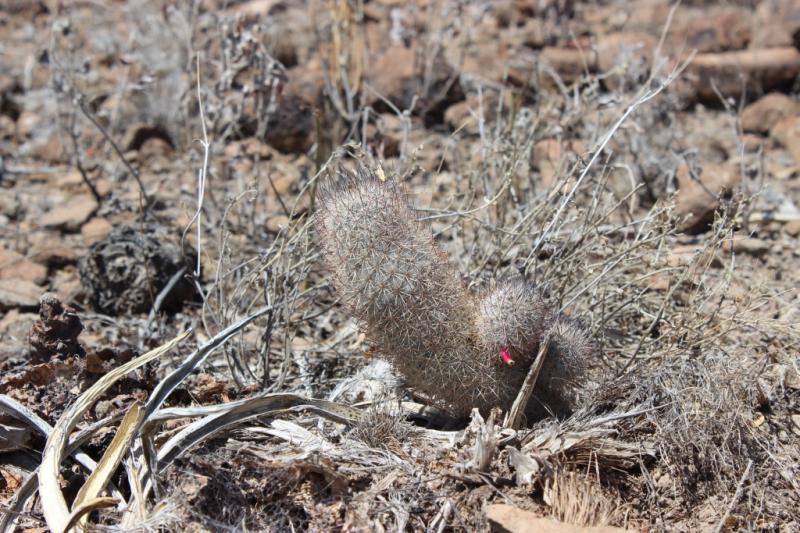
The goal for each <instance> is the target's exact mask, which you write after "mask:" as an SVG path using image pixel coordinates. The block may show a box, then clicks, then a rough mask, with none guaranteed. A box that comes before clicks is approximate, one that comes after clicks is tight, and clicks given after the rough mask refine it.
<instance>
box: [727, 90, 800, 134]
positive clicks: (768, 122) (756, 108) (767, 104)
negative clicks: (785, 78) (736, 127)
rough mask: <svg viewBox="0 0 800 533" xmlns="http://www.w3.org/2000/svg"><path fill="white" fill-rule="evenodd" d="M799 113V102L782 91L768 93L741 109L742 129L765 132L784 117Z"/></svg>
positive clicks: (751, 131)
mask: <svg viewBox="0 0 800 533" xmlns="http://www.w3.org/2000/svg"><path fill="white" fill-rule="evenodd" d="M794 115H800V102H797V101H796V100H794V99H793V98H790V97H789V96H786V95H785V94H783V93H769V94H767V95H765V96H762V97H761V98H759V99H758V100H756V101H755V102H753V103H752V104H750V105H748V106H747V107H745V108H744V109H743V110H742V116H741V118H742V130H743V131H745V132H748V133H767V132H768V131H769V130H771V129H772V127H773V126H774V125H775V124H777V123H778V122H780V121H781V120H783V119H784V118H786V117H790V116H794Z"/></svg>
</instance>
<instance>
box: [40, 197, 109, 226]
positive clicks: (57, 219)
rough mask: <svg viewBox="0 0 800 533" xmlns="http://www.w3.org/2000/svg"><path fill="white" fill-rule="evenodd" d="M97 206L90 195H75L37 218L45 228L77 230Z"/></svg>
mask: <svg viewBox="0 0 800 533" xmlns="http://www.w3.org/2000/svg"><path fill="white" fill-rule="evenodd" d="M97 207H98V206H97V201H95V199H94V198H93V197H92V196H89V195H84V196H75V197H73V198H71V199H69V200H67V201H66V202H64V203H63V204H61V205H57V206H55V207H53V208H52V209H51V210H50V211H48V212H47V213H45V214H44V216H42V218H40V219H39V224H40V225H41V226H43V227H46V228H61V229H64V230H67V231H77V230H78V228H80V227H81V224H83V223H84V222H86V221H87V220H88V219H89V217H91V216H92V215H93V214H94V212H95V211H97Z"/></svg>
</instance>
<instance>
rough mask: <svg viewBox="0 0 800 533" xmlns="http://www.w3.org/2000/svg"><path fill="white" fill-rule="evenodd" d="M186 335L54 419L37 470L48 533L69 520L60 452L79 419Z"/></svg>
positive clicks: (106, 380)
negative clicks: (128, 376) (115, 386)
mask: <svg viewBox="0 0 800 533" xmlns="http://www.w3.org/2000/svg"><path fill="white" fill-rule="evenodd" d="M188 335H189V332H188V331H187V332H184V333H181V334H180V335H178V336H177V337H175V338H174V339H172V340H171V341H169V342H167V343H165V344H163V345H161V346H159V347H158V348H156V349H154V350H151V351H149V352H147V353H146V354H144V355H142V356H140V357H137V358H136V359H133V360H132V361H129V362H127V363H125V364H124V365H121V366H119V367H117V368H115V369H114V370H111V371H110V372H109V373H108V374H106V375H105V376H103V377H102V378H101V379H100V380H98V381H97V383H95V384H94V385H92V386H91V387H89V389H88V390H87V391H86V392H84V393H83V394H82V395H81V396H79V397H78V399H77V400H75V403H73V404H72V405H71V406H70V407H69V408H67V410H66V411H65V412H64V414H62V415H61V418H59V419H58V422H56V425H55V427H53V431H52V433H51V434H50V437H49V438H48V439H47V444H46V445H45V449H44V456H43V457H42V463H41V465H40V467H39V496H40V497H41V499H42V509H43V511H44V517H45V520H46V521H47V526H48V527H49V528H50V529H51V530H52V531H54V532H56V533H61V532H63V531H65V530H66V527H67V525H68V523H69V519H70V513H69V509H68V507H67V502H66V500H65V499H64V495H63V494H62V493H61V487H60V485H59V482H58V476H59V469H60V467H61V460H62V459H63V457H64V448H65V446H66V444H67V438H68V437H69V433H70V432H71V431H72V430H73V429H74V428H75V425H76V424H77V423H78V421H79V420H80V418H81V416H83V414H84V413H85V412H86V411H87V410H88V409H89V408H90V407H91V406H92V404H93V403H94V402H95V401H96V400H97V399H98V398H99V397H100V396H101V395H102V394H103V393H104V392H105V391H106V390H107V389H108V388H109V387H111V385H113V384H114V383H115V382H116V381H118V380H119V379H120V378H122V377H123V376H125V375H126V374H128V373H130V372H132V371H133V370H135V369H137V368H139V367H140V366H142V365H144V364H146V363H149V362H150V361H153V360H154V359H157V358H158V357H161V356H162V355H164V354H165V353H167V352H168V351H170V350H171V349H172V348H174V347H175V346H176V345H177V344H178V343H180V342H181V341H183V340H184V339H185V338H186V337H187V336H188Z"/></svg>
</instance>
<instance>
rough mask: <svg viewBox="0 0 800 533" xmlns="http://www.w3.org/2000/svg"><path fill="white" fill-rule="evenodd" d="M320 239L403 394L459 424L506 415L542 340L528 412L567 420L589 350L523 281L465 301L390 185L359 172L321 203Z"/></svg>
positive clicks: (573, 326) (339, 179)
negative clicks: (409, 392) (418, 395)
mask: <svg viewBox="0 0 800 533" xmlns="http://www.w3.org/2000/svg"><path fill="white" fill-rule="evenodd" d="M317 199H318V205H319V212H318V213H317V218H316V227H317V233H318V237H319V241H320V246H321V248H322V255H323V258H324V261H325V263H326V265H327V267H328V269H329V271H330V274H331V278H332V282H333V285H334V287H335V288H336V290H337V292H338V293H339V295H340V297H341V300H342V301H343V303H344V305H345V306H346V307H347V309H348V310H349V311H350V313H351V314H352V315H353V316H354V317H355V318H357V319H358V320H360V321H361V322H362V323H363V325H364V327H365V330H366V334H367V337H368V339H369V340H370V342H371V343H372V344H374V345H375V347H376V348H377V350H378V352H379V353H380V354H381V355H382V356H384V357H385V358H386V359H387V360H389V361H390V362H391V363H392V365H393V366H394V367H395V368H396V370H397V371H398V372H399V373H400V374H401V375H402V376H403V377H404V379H405V381H406V383H407V384H408V385H410V386H412V387H414V388H415V389H416V390H418V391H420V392H422V393H424V394H426V395H428V396H429V397H431V398H433V399H435V400H436V401H437V402H438V403H439V404H440V405H441V406H442V407H444V408H447V409H448V410H449V411H450V412H452V413H453V414H454V415H456V416H465V415H467V414H469V412H470V411H471V409H472V408H473V407H477V408H478V409H479V410H481V411H482V412H484V413H486V412H488V411H489V410H490V409H491V408H492V407H501V408H503V409H507V408H508V407H509V406H510V405H511V403H512V402H513V401H514V398H515V397H516V395H517V392H518V391H519V387H520V385H521V384H522V382H523V380H524V379H525V375H526V373H527V371H528V368H529V366H530V364H531V363H532V362H533V360H534V358H535V357H536V354H537V352H538V347H539V344H540V342H541V340H542V339H543V338H544V336H545V335H550V336H551V343H550V350H549V353H548V354H547V356H546V359H545V362H544V366H543V367H542V371H541V373H540V378H539V380H538V382H537V385H536V387H535V389H534V393H533V397H532V399H531V402H530V407H531V412H532V413H536V414H537V415H540V414H541V413H543V412H545V411H542V407H544V409H546V410H547V411H550V412H554V413H556V414H566V413H568V412H569V411H570V410H571V409H572V408H573V407H574V404H575V400H576V391H577V390H578V387H579V385H580V382H581V379H580V378H581V377H582V376H583V375H584V374H585V372H584V370H585V366H586V363H587V361H588V358H589V356H590V354H591V351H592V344H591V342H590V340H589V339H588V337H587V335H586V334H585V333H584V331H583V329H582V328H581V327H580V326H579V325H578V324H577V322H575V321H573V320H571V319H568V318H567V317H565V316H562V315H559V314H557V313H554V312H552V311H551V310H550V309H549V308H548V306H547V305H546V304H545V302H544V300H543V299H542V297H541V295H540V294H539V293H538V291H536V289H535V288H534V287H533V286H531V285H530V284H528V283H526V282H525V281H523V280H519V279H516V280H501V281H498V282H497V284H496V286H495V287H494V289H493V290H490V291H487V292H485V293H484V294H474V293H471V292H470V291H468V290H467V289H466V288H465V287H464V285H463V284H462V283H461V281H460V280H459V276H458V275H457V273H456V271H455V269H454V268H453V266H452V265H451V263H450V262H449V261H448V258H447V256H446V254H445V253H444V252H443V251H442V250H441V249H440V248H439V247H438V246H437V245H436V243H435V241H434V238H433V235H432V233H431V230H430V229H429V228H428V227H427V226H426V225H425V224H423V223H422V222H421V221H420V220H419V219H418V217H417V214H416V212H415V210H414V209H413V208H412V206H411V205H410V203H409V202H408V200H407V198H406V196H405V195H404V193H403V192H402V191H401V189H400V188H399V186H398V185H397V183H395V182H394V181H388V180H387V181H381V180H379V179H378V178H377V177H376V176H375V175H374V173H373V172H371V171H370V170H368V169H367V168H365V167H363V166H360V167H359V168H358V169H357V170H356V172H349V171H345V170H339V171H338V172H336V173H335V175H333V176H328V179H326V180H325V181H323V182H322V183H321V185H320V186H319V188H318V193H317Z"/></svg>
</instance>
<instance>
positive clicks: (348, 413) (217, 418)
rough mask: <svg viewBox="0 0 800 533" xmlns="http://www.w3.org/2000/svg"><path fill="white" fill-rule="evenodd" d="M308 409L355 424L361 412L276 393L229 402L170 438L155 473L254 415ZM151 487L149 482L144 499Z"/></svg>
mask: <svg viewBox="0 0 800 533" xmlns="http://www.w3.org/2000/svg"><path fill="white" fill-rule="evenodd" d="M289 409H291V410H307V411H311V412H313V413H315V414H318V415H320V416H323V417H325V418H328V419H329V420H333V421H335V422H339V423H343V424H352V423H355V422H357V421H358V420H359V419H360V418H361V416H362V414H363V413H362V412H361V411H360V410H358V409H356V408H354V407H350V406H348V405H344V404H339V403H336V402H331V401H327V400H316V399H313V398H305V397H303V396H300V395H297V394H290V393H275V394H267V395H264V396H258V397H255V398H251V399H250V400H248V401H247V402H244V403H241V402H231V407H230V409H228V410H226V411H224V412H220V413H217V414H213V415H210V416H207V417H205V418H201V419H200V420H197V421H195V422H192V423H191V424H189V425H188V426H186V427H185V428H183V429H182V430H181V431H180V432H179V433H177V434H176V435H174V436H173V437H172V438H170V439H169V440H168V441H167V442H166V443H164V445H163V446H162V447H161V449H160V450H159V452H158V460H157V468H156V472H161V471H163V470H164V469H165V468H166V467H167V466H169V464H170V463H172V461H174V460H175V459H177V458H178V457H180V456H181V455H182V454H183V453H184V452H186V451H187V450H188V449H189V448H191V447H192V446H194V445H195V444H197V443H199V442H201V441H202V440H204V439H207V438H209V437H211V436H212V435H214V434H215V433H217V432H219V431H221V430H223V429H225V428H226V427H229V426H231V425H234V424H239V423H241V422H245V421H247V420H248V419H250V418H253V417H256V416H265V415H274V414H277V413H279V412H285V411H287V410H289ZM151 488H152V483H150V482H148V483H147V484H146V486H145V489H144V494H145V496H147V495H148V494H149V492H150V489H151Z"/></svg>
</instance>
